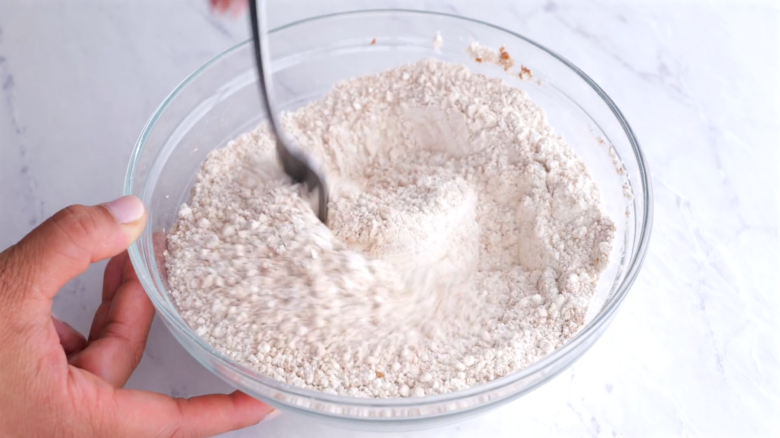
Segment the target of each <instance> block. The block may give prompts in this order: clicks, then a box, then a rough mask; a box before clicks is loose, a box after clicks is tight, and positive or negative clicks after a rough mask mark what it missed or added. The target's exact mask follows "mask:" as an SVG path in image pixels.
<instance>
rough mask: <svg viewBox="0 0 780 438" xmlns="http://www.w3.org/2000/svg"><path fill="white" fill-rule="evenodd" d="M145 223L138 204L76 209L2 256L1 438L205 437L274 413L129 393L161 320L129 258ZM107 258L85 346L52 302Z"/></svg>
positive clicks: (224, 398)
mask: <svg viewBox="0 0 780 438" xmlns="http://www.w3.org/2000/svg"><path fill="white" fill-rule="evenodd" d="M145 224H146V213H145V210H144V207H143V204H142V203H141V201H140V200H139V199H138V198H136V197H133V196H126V197H123V198H119V199H118V200H116V201H113V202H110V203H108V204H105V205H99V206H95V207H84V206H71V207H68V208H66V209H64V210H62V211H60V212H59V213H57V214H56V215H54V216H53V217H51V218H50V219H49V220H47V221H46V222H44V223H43V224H41V225H40V226H39V227H38V228H36V229H35V230H33V231H32V232H31V233H30V234H28V235H27V236H25V237H24V238H23V239H22V240H21V241H20V242H19V243H17V244H16V245H14V246H12V247H10V248H8V249H7V250H5V251H4V252H2V253H0V436H2V437H25V438H28V437H39V436H40V437H79V438H82V437H112V438H113V437H134V438H135V437H206V436H213V435H216V434H220V433H223V432H226V431H229V430H234V429H239V428H243V427H247V426H250V425H252V424H255V423H257V422H259V421H261V420H262V419H263V418H265V417H266V416H267V415H268V414H270V413H271V412H272V411H273V408H271V407H270V406H268V405H266V404H264V403H262V402H260V401H258V400H255V399H253V398H251V397H249V396H247V395H245V394H243V393H241V392H234V393H232V394H230V395H207V396H201V397H194V398H191V399H174V398H171V397H168V396H166V395H162V394H157V393H152V392H145V391H134V390H129V389H122V387H123V386H124V384H125V383H126V382H127V379H128V378H129V377H130V375H131V374H132V372H133V370H134V369H135V367H136V366H137V365H138V363H139V362H140V360H141V356H142V355H143V351H144V348H145V346H146V338H147V336H148V334H149V327H150V325H151V323H152V318H153V316H154V307H153V306H152V304H151V302H150V301H149V298H148V297H147V296H146V293H145V292H144V290H143V288H142V287H141V284H140V283H139V281H138V278H137V277H136V275H135V271H134V270H133V266H132V264H131V263H130V260H129V257H128V255H127V252H126V251H125V249H126V248H127V247H128V246H129V245H130V244H131V243H132V242H133V241H134V240H135V239H136V238H137V237H138V236H139V235H140V234H141V231H142V230H143V228H144V225H145ZM109 257H113V258H112V259H111V261H110V262H109V263H108V266H106V271H105V276H104V278H103V301H102V303H101V304H100V307H99V308H98V310H97V312H96V314H95V319H94V321H93V322H92V329H91V330H90V333H89V339H88V340H87V339H85V338H84V337H83V336H82V335H81V334H80V333H78V332H77V331H76V330H74V329H73V328H71V327H70V326H68V325H67V324H65V323H63V322H61V321H59V320H57V319H53V318H52V315H51V310H52V302H53V299H54V296H55V295H56V294H57V291H58V290H59V289H60V288H61V287H62V286H64V285H65V284H66V283H67V282H68V281H69V280H71V279H72V278H74V277H76V276H77V275H79V274H81V273H82V272H84V271H85V270H86V269H87V267H89V265H90V263H95V262H97V261H99V260H103V259H106V258H109Z"/></svg>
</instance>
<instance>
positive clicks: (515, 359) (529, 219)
mask: <svg viewBox="0 0 780 438" xmlns="http://www.w3.org/2000/svg"><path fill="white" fill-rule="evenodd" d="M284 125H285V128H286V129H287V130H288V132H290V134H291V135H293V136H294V137H295V138H296V139H297V140H298V142H299V144H300V146H301V147H303V148H304V149H306V150H307V151H308V152H309V153H310V154H311V155H312V156H314V157H316V158H317V159H318V160H319V161H321V163H322V165H323V167H324V170H325V174H326V175H327V176H328V181H329V183H330V186H331V187H330V189H331V200H330V204H329V208H330V212H329V215H330V216H329V223H328V225H327V226H325V225H323V224H322V223H320V222H319V221H318V220H317V218H316V216H315V215H314V213H313V212H312V210H311V207H310V206H309V204H308V203H307V201H306V199H304V197H303V196H301V195H300V194H299V188H298V187H296V186H293V185H291V184H290V182H289V181H288V180H287V178H286V177H285V176H284V175H283V173H282V171H281V170H280V169H279V167H278V165H277V164H276V159H275V156H274V147H273V145H274V143H273V142H274V140H273V138H272V136H271V134H270V133H269V131H268V129H267V127H266V126H265V125H263V126H260V127H258V128H257V129H255V130H254V131H252V132H250V133H247V134H244V135H241V136H240V137H238V138H237V139H235V140H234V141H232V142H231V143H230V144H228V145H227V147H225V148H222V149H218V150H215V151H213V152H211V153H210V154H209V156H208V159H207V160H206V161H205V162H204V163H203V165H202V167H201V170H200V172H199V173H198V175H197V179H196V183H195V186H194V188H193V190H192V199H191V202H190V203H189V204H185V205H182V206H181V209H180V210H179V218H178V220H177V222H176V224H175V226H174V228H173V229H172V230H171V232H170V234H169V236H168V251H167V252H166V254H165V255H166V265H167V268H168V281H169V284H170V289H171V293H172V295H173V298H174V301H175V303H176V305H177V306H178V308H179V310H180V312H181V315H182V316H183V318H184V320H185V321H187V323H188V324H190V326H192V327H193V329H194V330H196V332H197V334H198V335H199V336H201V337H203V338H204V339H205V340H206V341H207V342H209V343H210V344H211V345H213V346H214V347H216V348H217V349H218V350H219V351H221V352H222V353H224V354H225V355H227V356H229V357H231V358H232V359H234V360H236V361H237V362H239V363H242V364H244V365H246V366H248V367H251V368H252V369H254V370H256V371H257V372H259V373H261V374H264V375H267V376H270V377H272V378H274V379H277V380H279V381H282V382H286V383H289V384H292V385H296V386H300V387H304V388H309V389H316V390H321V391H325V392H328V393H338V394H343V395H350V396H357V397H410V396H415V397H420V396H425V395H431V394H440V393H446V392H451V391H456V390H460V389H464V388H467V387H469V386H472V385H475V384H479V383H484V382H488V381H490V380H493V379H496V378H498V377H501V376H505V375H507V374H509V373H511V372H514V371H517V370H520V369H523V368H525V367H527V366H528V365H529V364H531V363H533V362H535V361H537V360H539V359H540V358H542V357H544V356H545V355H547V354H549V353H550V352H552V351H553V350H554V349H555V348H557V347H559V346H561V345H562V344H563V343H564V342H566V340H567V339H569V338H570V337H571V336H572V335H574V334H575V333H576V332H577V330H578V329H579V328H580V327H582V325H583V323H584V316H585V312H586V310H587V306H588V303H589V299H590V297H591V296H592V295H593V293H594V286H595V284H596V281H597V279H598V276H599V273H600V272H601V270H603V269H604V267H605V266H606V263H607V260H608V257H609V253H610V251H611V248H612V241H613V236H614V232H615V227H614V225H613V223H612V221H611V220H610V219H609V218H608V217H607V215H606V213H605V212H604V210H603V208H602V206H601V200H600V194H599V190H598V188H597V186H596V184H595V183H594V181H593V180H592V179H591V177H590V176H589V174H588V171H587V169H586V168H585V165H584V163H583V162H582V161H581V160H580V159H579V158H578V157H577V156H576V155H575V153H574V152H573V151H572V149H571V148H569V146H568V145H567V144H566V142H565V141H564V140H563V138H561V137H560V136H558V135H557V134H555V132H554V131H553V130H552V128H551V127H550V126H549V125H548V124H547V122H546V118H545V114H544V112H543V111H542V110H541V109H540V108H539V107H537V106H536V105H535V104H534V103H533V102H532V101H531V100H530V99H529V97H528V95H527V94H526V93H525V92H524V91H522V90H520V89H517V88H513V87H511V86H509V85H507V84H506V83H504V82H503V81H502V80H499V79H492V78H488V77H486V76H483V75H478V74H473V73H470V72H469V70H468V68H466V67H465V66H462V65H454V64H449V63H444V62H441V61H437V60H424V61H420V62H418V63H415V64H411V65H407V66H403V67H399V68H395V69H393V70H389V71H385V72H383V73H380V74H377V75H374V76H366V77H358V78H355V79H352V80H349V81H346V82H344V83H341V84H340V85H338V86H336V87H335V89H334V90H332V91H331V92H330V93H329V94H328V95H326V96H325V97H323V98H322V99H320V100H317V101H315V102H312V103H311V104H309V105H307V106H306V107H304V108H302V109H300V110H298V111H296V112H293V113H290V114H286V115H285V118H284Z"/></svg>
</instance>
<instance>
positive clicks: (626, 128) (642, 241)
mask: <svg viewBox="0 0 780 438" xmlns="http://www.w3.org/2000/svg"><path fill="white" fill-rule="evenodd" d="M376 13H395V14H410V15H428V16H437V17H446V18H449V19H455V20H461V21H467V22H471V23H474V24H478V25H481V26H487V27H489V28H493V29H495V30H498V31H501V32H504V33H506V34H508V35H510V36H512V37H515V38H519V39H521V40H523V41H525V42H526V43H529V44H531V45H533V46H535V47H537V48H539V49H540V50H542V51H544V52H546V53H547V54H548V55H550V56H552V57H553V58H554V59H556V60H557V61H559V62H560V63H562V64H563V65H565V66H566V67H568V68H569V69H571V70H572V71H573V72H574V73H576V74H577V75H578V76H579V77H580V78H581V79H582V80H584V81H585V83H586V84H588V85H589V86H590V87H591V88H592V89H593V90H594V91H595V92H596V93H597V94H598V96H599V97H600V98H601V99H602V100H603V101H604V103H606V104H607V106H608V108H609V109H610V110H611V111H612V114H613V115H614V116H615V118H616V119H617V120H618V122H619V123H620V125H621V127H622V128H623V132H624V134H625V135H626V137H627V138H628V140H629V143H630V144H631V148H632V150H633V153H634V156H635V158H636V161H637V165H638V168H639V175H638V177H639V178H638V179H639V181H641V183H642V188H643V190H642V200H643V202H644V206H645V208H644V211H643V213H642V217H641V222H640V223H639V227H638V233H639V240H638V244H637V245H636V247H635V251H634V252H633V254H631V260H630V264H629V265H628V267H627V268H626V276H625V277H624V280H623V282H622V283H621V284H620V285H619V286H618V289H617V291H616V293H615V295H614V298H613V299H612V300H611V301H609V302H608V303H607V305H606V306H605V307H604V308H603V309H602V310H601V311H600V312H599V314H598V315H597V316H596V317H595V318H594V319H593V320H592V321H591V322H590V323H589V324H588V325H586V326H584V327H583V328H582V329H580V330H579V332H578V333H577V334H576V335H575V336H573V337H572V338H570V339H569V340H568V341H567V342H566V343H565V344H564V345H563V346H561V347H560V348H558V349H556V350H555V351H553V352H552V353H550V354H548V355H547V356H545V357H544V358H542V359H541V360H539V361H538V362H535V363H533V364H531V365H530V366H528V367H526V368H524V369H522V370H519V371H516V372H514V373H511V374H508V375H506V376H503V377H500V378H498V379H495V380H492V381H490V382H487V383H483V384H479V385H475V386H472V387H470V388H467V389H463V390H459V391H454V392H450V393H445V394H437V395H430V396H424V397H419V398H388V399H380V398H358V397H350V396H343V395H337V394H327V393H324V392H321V391H316V390H310V389H304V388H299V387H295V386H292V385H290V384H286V383H283V382H280V381H277V380H274V379H273V378H270V377H266V376H261V375H259V374H257V373H255V372H253V371H250V370H249V369H248V368H246V367H245V366H243V365H241V364H239V363H238V362H235V361H234V360H232V359H230V358H228V357H227V356H225V355H224V354H223V353H221V352H219V351H218V350H216V349H215V348H213V347H212V346H211V345H210V344H208V343H207V342H206V341H204V340H203V339H201V338H200V337H199V336H197V334H195V331H194V330H192V329H191V328H190V327H189V326H188V325H187V324H186V323H185V322H184V321H183V320H182V319H181V317H180V316H179V315H178V313H177V312H175V309H173V308H172V307H169V306H168V305H167V304H166V303H164V302H161V301H160V300H159V299H158V298H157V297H156V296H155V295H154V294H151V293H149V292H147V295H148V296H149V297H150V299H151V301H152V302H153V304H154V305H155V308H156V309H157V311H158V312H160V313H162V314H163V316H164V319H165V321H164V322H166V323H167V324H173V325H174V326H175V327H176V329H177V330H178V331H179V332H180V333H182V334H183V335H185V336H187V337H188V338H189V340H190V341H192V342H194V343H195V344H197V345H198V346H199V347H201V348H203V349H204V350H206V351H208V352H210V353H211V354H212V356H213V357H214V359H216V360H217V361H218V362H219V363H220V365H223V366H226V367H228V368H230V369H232V370H234V371H236V372H238V373H239V374H241V377H243V378H245V379H248V380H251V381H255V382H257V383H260V384H262V385H266V386H269V387H271V388H273V389H274V390H277V391H280V392H283V393H286V394H291V395H295V396H300V397H305V398H308V399H312V400H315V401H321V402H328V403H337V404H340V405H345V406H352V407H369V408H370V407H375V408H388V407H396V408H397V407H421V406H426V405H432V404H439V403H443V402H452V401H457V400H460V399H463V398H467V397H471V396H475V395H480V394H484V393H486V392H489V391H492V390H496V389H499V388H502V387H504V386H507V385H510V384H512V383H514V382H516V381H519V380H521V379H524V378H527V377H529V376H531V375H533V374H535V373H537V372H539V371H541V370H543V369H545V368H547V367H548V366H550V365H552V364H554V363H556V362H558V361H559V360H561V359H563V358H564V357H567V356H568V355H569V353H570V352H571V350H574V349H577V348H578V346H579V345H580V344H582V343H583V342H585V341H586V340H587V339H588V338H589V337H590V336H591V335H592V334H594V333H597V332H598V331H599V328H600V327H602V326H603V325H605V324H608V323H609V322H610V321H611V317H612V316H613V314H614V313H615V311H616V310H617V309H618V307H619V306H620V304H621V303H622V302H623V300H624V299H625V297H626V295H627V294H628V291H629V290H630V288H631V286H632V285H633V283H634V281H635V280H636V278H637V275H638V274H639V271H640V269H641V267H642V264H643V262H644V259H645V256H646V253H647V249H648V246H649V241H650V234H651V229H652V222H653V189H652V185H651V180H650V175H649V170H648V167H647V163H646V160H645V156H644V153H643V152H642V150H641V148H640V146H639V141H638V140H637V138H636V136H635V135H634V132H633V130H632V129H631V126H630V125H629V123H628V121H627V120H626V118H625V117H624V116H623V114H622V112H621V111H620V109H618V107H617V105H616V104H615V103H614V101H613V100H612V99H611V98H610V97H609V96H608V95H607V94H606V92H604V90H603V89H602V88H601V87H600V86H599V85H598V84H596V82H594V81H593V80H592V79H591V78H590V77H589V76H588V75H587V74H585V73H584V72H583V71H582V70H580V69H579V68H578V67H577V66H575V65H574V64H572V63H571V62H570V61H568V60H567V59H565V58H564V57H562V56H561V55H559V54H558V53H556V52H554V51H552V50H550V49H548V48H546V47H544V46H542V45H541V44H539V43H536V42H535V41H533V40H531V39H529V38H527V37H525V36H523V35H520V34H518V33H516V32H513V31H510V30H507V29H505V28H502V27H500V26H497V25H494V24H491V23H488V22H485V21H481V20H476V19H473V18H468V17H463V16H460V15H456V14H450V13H443V12H433V11H423V10H415V9H403V8H401V9H395V8H380V9H360V10H351V11H343V12H336V13H329V14H323V15H317V16H313V17H309V18H305V19H302V20H296V21H292V22H290V23H287V24H285V25H282V26H279V27H276V28H274V29H272V30H270V31H269V33H277V32H281V31H283V30H285V29H288V28H291V27H294V26H297V25H301V24H305V23H309V22H313V21H319V20H327V19H329V18H335V17H341V16H354V15H363V14H376ZM250 43H251V39H250V40H245V41H243V42H240V43H238V44H235V45H233V46H232V47H230V48H228V49H226V50H224V51H223V52H221V53H219V54H218V55H216V56H214V57H213V58H211V59H210V60H209V61H207V62H206V63H205V64H203V65H202V66H201V67H199V68H198V69H197V70H195V71H194V72H192V73H191V74H189V75H188V76H187V77H186V78H185V79H184V80H183V81H182V82H181V83H179V85H177V86H176V88H174V89H173V91H172V92H171V93H170V94H168V96H167V97H166V98H165V99H164V100H163V102H162V103H161V104H160V106H159V107H158V108H157V109H156V110H155V111H154V113H153V114H152V116H151V117H150V118H149V120H148V121H147V122H146V124H145V125H144V127H143V130H142V131H141V134H140V136H139V138H138V140H137V141H136V143H135V146H134V148H133V151H132V153H131V156H130V162H129V164H128V168H127V173H126V175H125V183H124V190H123V191H124V193H123V194H124V195H132V194H133V185H134V182H135V173H136V170H137V168H138V164H139V163H138V161H139V158H140V155H141V152H142V151H143V148H144V144H145V142H146V140H147V138H148V137H149V135H150V133H151V131H152V129H153V128H154V126H155V124H156V122H157V120H158V119H159V118H160V116H161V115H162V114H163V113H164V112H165V110H166V108H167V107H168V105H169V104H170V103H171V102H172V101H173V99H175V98H176V97H177V96H178V94H179V93H180V92H181V91H182V90H183V89H184V88H185V87H186V86H187V85H188V84H189V83H191V82H192V81H194V80H195V78H197V77H198V76H199V75H200V74H201V73H202V72H203V71H205V70H206V69H208V68H209V67H210V66H212V65H213V64H215V63H217V62H219V61H220V60H222V59H223V58H225V57H227V56H228V55H230V54H231V53H233V52H236V51H238V50H240V49H242V48H243V47H245V46H247V45H248V44H250ZM144 190H145V188H144ZM139 240H140V238H139ZM128 252H129V255H130V260H131V261H132V263H133V266H134V267H135V268H136V270H137V271H138V270H140V272H138V274H139V275H138V277H139V279H140V280H141V283H142V285H143V286H144V290H145V291H146V290H147V288H152V289H154V285H153V283H152V281H151V279H150V275H149V273H148V272H147V270H146V267H145V265H144V262H143V258H142V255H141V251H140V249H139V243H138V240H137V241H135V242H133V244H132V245H131V246H130V247H129V249H128ZM188 353H189V351H188ZM196 359H198V358H197V357H196ZM571 363H573V362H571ZM560 371H562V370H559V372H560ZM212 372H213V371H212ZM557 374H558V372H556V373H554V375H557ZM260 379H262V380H260ZM546 381H547V379H544V380H543V381H540V382H537V383H536V384H533V385H531V386H530V387H528V388H526V390H525V391H522V392H528V391H530V390H533V389H535V388H536V387H538V386H540V385H541V384H543V383H545V382H546ZM510 397H511V396H510ZM504 398H506V397H504ZM502 399H503V398H502ZM499 400H500V399H499ZM499 400H496V401H499ZM275 401H277V402H281V403H283V404H285V405H287V403H285V402H284V401H282V400H275ZM487 404H490V403H487ZM290 406H291V407H294V408H296V409H301V408H303V407H302V406H295V405H290ZM476 408H479V406H473V407H472V408H471V409H476ZM303 409H304V410H305V411H309V412H311V413H315V414H323V415H326V416H334V415H328V414H325V413H324V412H319V411H316V410H311V409H307V408H303ZM471 409H466V410H471ZM452 413H453V412H447V413H442V415H446V414H452ZM426 417H427V416H426ZM360 419H361V420H377V421H387V420H388V418H370V417H369V418H360ZM419 419H420V417H408V418H393V420H419Z"/></svg>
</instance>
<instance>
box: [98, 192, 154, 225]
mask: <svg viewBox="0 0 780 438" xmlns="http://www.w3.org/2000/svg"><path fill="white" fill-rule="evenodd" d="M103 205H105V206H106V208H107V209H108V211H110V212H111V215H113V216H114V219H116V221H117V222H119V223H120V224H130V223H133V222H135V221H137V220H138V219H141V217H142V216H143V215H144V211H145V209H144V203H143V202H141V200H140V199H138V198H137V197H136V196H133V195H127V196H122V197H121V198H119V199H115V200H113V201H111V202H109V203H107V204H103Z"/></svg>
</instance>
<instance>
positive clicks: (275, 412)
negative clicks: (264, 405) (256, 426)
mask: <svg viewBox="0 0 780 438" xmlns="http://www.w3.org/2000/svg"><path fill="white" fill-rule="evenodd" d="M280 415H282V411H280V410H278V409H274V410H273V411H271V412H270V413H269V414H268V415H266V416H265V418H263V421H271V420H273V419H274V418H276V417H278V416H280Z"/></svg>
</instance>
